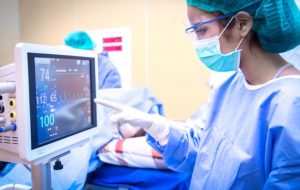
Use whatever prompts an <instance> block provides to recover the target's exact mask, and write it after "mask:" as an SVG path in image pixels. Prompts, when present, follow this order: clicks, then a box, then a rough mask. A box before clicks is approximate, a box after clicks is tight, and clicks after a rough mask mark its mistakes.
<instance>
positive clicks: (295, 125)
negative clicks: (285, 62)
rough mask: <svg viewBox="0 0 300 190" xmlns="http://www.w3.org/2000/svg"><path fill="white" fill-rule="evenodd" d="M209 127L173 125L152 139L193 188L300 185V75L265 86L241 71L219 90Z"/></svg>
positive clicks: (211, 106) (268, 187)
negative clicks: (164, 138) (163, 136)
mask: <svg viewBox="0 0 300 190" xmlns="http://www.w3.org/2000/svg"><path fill="white" fill-rule="evenodd" d="M208 109H209V111H208V112H209V113H208V116H207V118H206V122H205V125H204V128H197V127H185V128H182V127H171V129H170V132H169V135H168V139H169V141H168V144H167V145H166V146H163V147H162V146H160V145H159V143H158V142H156V141H155V140H154V139H153V138H151V137H150V136H149V138H148V141H149V143H150V144H151V145H152V146H153V147H155V148H156V149H157V150H159V151H160V152H162V154H163V157H164V159H165V161H166V163H167V164H168V166H169V167H170V168H173V169H175V170H179V171H186V172H190V173H192V175H193V176H192V181H191V187H190V189H201V190H211V189H213V190H218V189H220V190H226V189H233V190H235V189H239V190H240V189H243V190H247V189H249V190H250V189H251V190H252V189H300V76H287V77H282V78H278V79H273V80H272V81H270V82H268V83H266V84H263V85H259V86H251V85H249V84H247V83H246V81H245V79H244V77H243V75H242V73H236V74H234V75H233V76H231V77H230V78H229V79H228V80H227V81H225V82H224V83H223V84H222V85H221V86H220V87H219V88H218V89H216V91H215V93H214V95H213V99H212V102H211V104H210V106H209V108H208Z"/></svg>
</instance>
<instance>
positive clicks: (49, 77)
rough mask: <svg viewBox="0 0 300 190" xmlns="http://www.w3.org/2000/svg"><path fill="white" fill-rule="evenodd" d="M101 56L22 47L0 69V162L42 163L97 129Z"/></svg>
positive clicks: (81, 140)
mask: <svg viewBox="0 0 300 190" xmlns="http://www.w3.org/2000/svg"><path fill="white" fill-rule="evenodd" d="M97 65H98V64H97V54H96V52H92V51H84V50H75V49H71V48H67V47H55V46H42V45H36V44H26V43H20V44H17V46H16V48H15V63H14V64H10V65H7V66H4V67H2V68H0V160H1V161H8V162H16V163H30V164H41V163H43V162H47V161H49V160H50V159H51V158H55V157H57V156H59V155H61V154H64V153H65V152H67V151H69V150H70V149H71V148H72V147H75V146H78V145H80V143H83V142H85V141H87V140H88V139H89V138H90V137H92V136H93V135H94V134H95V133H96V130H97V113H96V104H95V103H94V102H93V99H94V98H95V97H96V96H97V94H96V93H97V90H96V84H97V77H96V73H98V72H97Z"/></svg>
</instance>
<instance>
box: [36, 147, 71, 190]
mask: <svg viewBox="0 0 300 190" xmlns="http://www.w3.org/2000/svg"><path fill="white" fill-rule="evenodd" d="M69 153H70V151H67V152H65V153H63V154H61V155H59V156H56V157H54V158H52V159H50V160H49V161H47V162H46V163H41V164H38V165H34V164H32V165H31V180H32V189H33V190H36V189H42V190H52V188H51V162H52V161H54V160H56V162H55V165H54V167H53V168H54V170H61V169H63V166H62V165H61V163H60V161H59V158H60V157H62V156H64V155H67V154H69Z"/></svg>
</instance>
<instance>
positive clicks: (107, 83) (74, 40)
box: [64, 30, 121, 89]
mask: <svg viewBox="0 0 300 190" xmlns="http://www.w3.org/2000/svg"><path fill="white" fill-rule="evenodd" d="M64 42H65V45H67V46H70V47H72V48H75V49H82V50H93V49H94V48H95V46H96V45H95V43H94V42H93V40H92V39H91V37H90V36H89V35H88V34H87V33H86V32H85V31H81V30H78V31H74V32H71V33H70V34H68V35H67V36H66V37H65V39H64ZM98 82H99V83H98V88H99V89H103V88H121V77H120V74H119V72H118V70H117V68H116V66H115V65H114V64H113V63H112V62H111V61H110V59H109V57H108V53H107V52H101V53H99V54H98Z"/></svg>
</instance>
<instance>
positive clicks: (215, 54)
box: [194, 17, 244, 72]
mask: <svg viewBox="0 0 300 190" xmlns="http://www.w3.org/2000/svg"><path fill="white" fill-rule="evenodd" d="M233 18H234V17H232V18H231V19H230V21H229V22H228V24H227V25H226V27H225V28H224V30H223V31H222V32H221V34H220V35H219V36H215V37H212V38H207V39H203V40H196V41H195V42H194V46H195V50H196V53H197V56H198V58H199V59H200V61H201V62H202V63H203V64H204V65H205V66H206V67H207V68H209V69H210V70H212V71H216V72H227V71H238V69H239V66H240V56H241V50H237V49H238V47H239V46H240V44H241V43H242V41H243V39H244V38H242V39H241V41H240V42H239V43H238V45H237V47H236V49H235V50H234V51H233V52H231V53H228V54H222V53H221V48H220V41H219V39H220V37H221V35H222V34H223V32H224V31H225V30H226V28H227V27H228V26H229V24H230V22H231V21H232V20H233Z"/></svg>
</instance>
